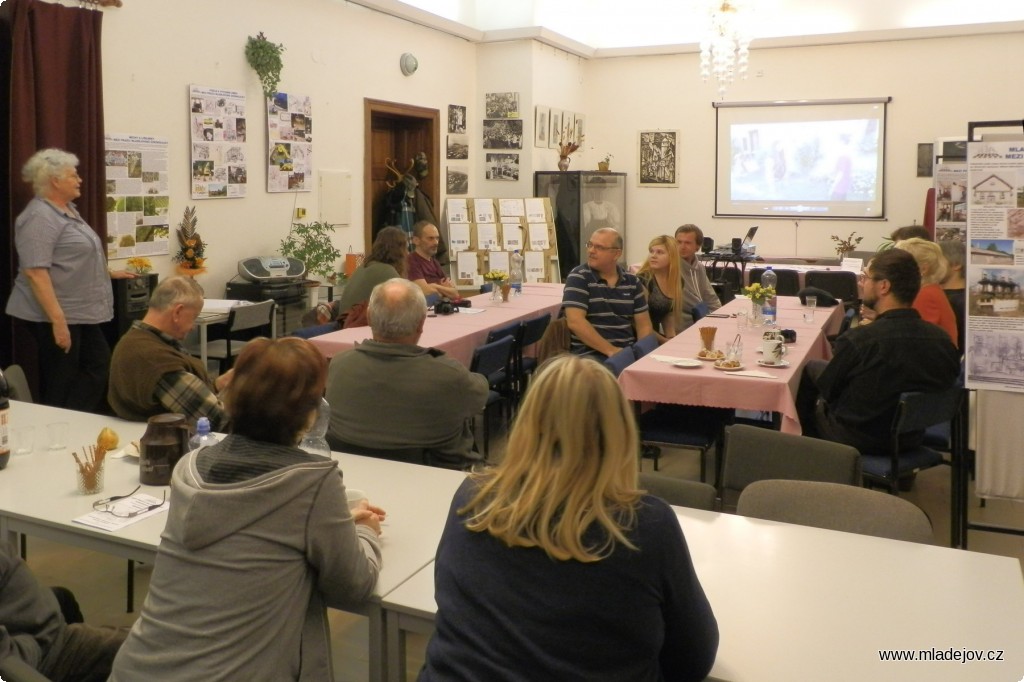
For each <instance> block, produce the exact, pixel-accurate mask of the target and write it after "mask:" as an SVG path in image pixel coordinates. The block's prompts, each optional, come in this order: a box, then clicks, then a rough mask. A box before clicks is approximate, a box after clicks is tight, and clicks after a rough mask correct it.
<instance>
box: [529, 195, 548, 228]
mask: <svg viewBox="0 0 1024 682" xmlns="http://www.w3.org/2000/svg"><path fill="white" fill-rule="evenodd" d="M546 220H547V216H545V215H544V199H541V198H536V197H530V198H529V199H527V200H526V222H528V223H543V222H544V221H546Z"/></svg>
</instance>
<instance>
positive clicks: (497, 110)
mask: <svg viewBox="0 0 1024 682" xmlns="http://www.w3.org/2000/svg"><path fill="white" fill-rule="evenodd" d="M484 118H519V93H518V92H488V93H486V94H485V95H484Z"/></svg>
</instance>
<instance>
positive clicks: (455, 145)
mask: <svg viewBox="0 0 1024 682" xmlns="http://www.w3.org/2000/svg"><path fill="white" fill-rule="evenodd" d="M446 156H447V158H449V159H468V158H469V135H449V136H448V153H447V154H446Z"/></svg>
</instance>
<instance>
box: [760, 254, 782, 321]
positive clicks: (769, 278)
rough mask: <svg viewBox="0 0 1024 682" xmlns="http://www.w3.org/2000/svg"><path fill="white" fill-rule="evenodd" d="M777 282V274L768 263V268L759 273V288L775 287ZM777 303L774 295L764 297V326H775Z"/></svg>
mask: <svg viewBox="0 0 1024 682" xmlns="http://www.w3.org/2000/svg"><path fill="white" fill-rule="evenodd" d="M778 284H779V276H778V275H776V274H775V273H774V272H773V271H772V266H770V265H769V266H768V269H767V270H765V271H764V273H762V275H761V288H762V289H767V288H768V287H771V288H772V289H775V287H776V286H778ZM778 303H779V302H778V301H777V300H776V297H775V296H772V297H770V298H768V299H765V302H764V325H765V326H766V327H774V326H775V316H776V310H777V306H778Z"/></svg>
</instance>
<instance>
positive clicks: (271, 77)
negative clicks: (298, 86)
mask: <svg viewBox="0 0 1024 682" xmlns="http://www.w3.org/2000/svg"><path fill="white" fill-rule="evenodd" d="M282 52H284V45H281V44H276V45H275V44H274V43H272V42H270V41H269V40H267V37H266V36H265V35H263V32H262V31H260V32H259V33H257V34H256V37H255V38H253V37H252V36H249V39H248V40H247V41H246V42H245V61H246V62H248V64H249V66H251V67H252V68H253V70H254V71H255V72H256V75H258V76H259V77H260V83H261V85H262V86H263V96H264V97H266V98H267V99H270V98H271V97H273V96H274V95H276V94H277V84H278V83H279V82H281V69H282V68H284V63H283V62H282V61H281V53H282Z"/></svg>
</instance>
